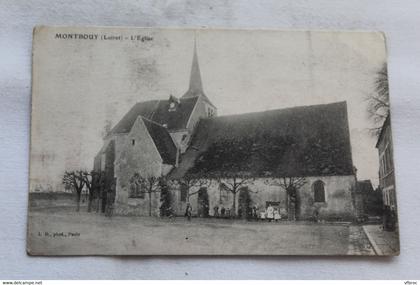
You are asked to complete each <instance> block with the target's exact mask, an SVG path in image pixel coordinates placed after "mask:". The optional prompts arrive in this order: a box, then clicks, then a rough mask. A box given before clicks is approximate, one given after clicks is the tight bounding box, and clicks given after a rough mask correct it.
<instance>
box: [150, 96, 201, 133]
mask: <svg viewBox="0 0 420 285" xmlns="http://www.w3.org/2000/svg"><path fill="white" fill-rule="evenodd" d="M197 100H198V97H193V98H181V99H179V104H176V108H175V110H174V111H169V104H170V101H169V100H161V101H159V104H158V105H157V108H156V110H155V111H154V113H153V114H152V116H151V117H150V120H152V121H155V122H157V123H159V124H161V125H164V124H166V125H167V128H168V130H179V129H185V128H186V127H187V123H188V120H189V118H190V116H191V113H192V111H193V109H194V106H195V104H196V103H197Z"/></svg>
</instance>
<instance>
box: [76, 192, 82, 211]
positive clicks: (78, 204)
mask: <svg viewBox="0 0 420 285" xmlns="http://www.w3.org/2000/svg"><path fill="white" fill-rule="evenodd" d="M81 194H82V192H81V191H80V192H79V191H76V212H79V211H80V198H81Z"/></svg>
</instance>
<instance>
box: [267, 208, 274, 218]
mask: <svg viewBox="0 0 420 285" xmlns="http://www.w3.org/2000/svg"><path fill="white" fill-rule="evenodd" d="M267 219H268V221H269V222H271V221H272V220H273V219H274V208H273V206H271V205H270V206H268V208H267Z"/></svg>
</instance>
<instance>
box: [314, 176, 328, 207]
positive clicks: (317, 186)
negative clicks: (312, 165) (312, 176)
mask: <svg viewBox="0 0 420 285" xmlns="http://www.w3.org/2000/svg"><path fill="white" fill-rule="evenodd" d="M312 187H313V191H314V201H315V202H325V184H324V182H322V181H321V180H317V181H315V182H314V184H313V185H312Z"/></svg>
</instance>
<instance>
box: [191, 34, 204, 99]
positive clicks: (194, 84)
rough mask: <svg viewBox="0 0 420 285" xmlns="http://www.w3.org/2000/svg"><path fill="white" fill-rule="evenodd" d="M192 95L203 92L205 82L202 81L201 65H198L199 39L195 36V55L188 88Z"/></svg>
mask: <svg viewBox="0 0 420 285" xmlns="http://www.w3.org/2000/svg"><path fill="white" fill-rule="evenodd" d="M188 91H189V92H188V93H190V94H192V95H198V94H199V93H203V84H202V82H201V73H200V66H199V65H198V56H197V39H196V37H195V36H194V56H193V60H192V65H191V75H190V88H189V90H188Z"/></svg>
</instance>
